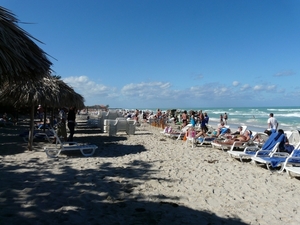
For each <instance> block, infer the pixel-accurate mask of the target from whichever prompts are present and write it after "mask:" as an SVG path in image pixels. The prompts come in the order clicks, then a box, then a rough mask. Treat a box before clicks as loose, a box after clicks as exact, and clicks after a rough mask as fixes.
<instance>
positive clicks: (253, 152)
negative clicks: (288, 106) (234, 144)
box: [227, 133, 284, 162]
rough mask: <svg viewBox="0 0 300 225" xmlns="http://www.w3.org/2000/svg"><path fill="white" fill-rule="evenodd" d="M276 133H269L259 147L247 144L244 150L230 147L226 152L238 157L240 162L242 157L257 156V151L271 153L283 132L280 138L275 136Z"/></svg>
mask: <svg viewBox="0 0 300 225" xmlns="http://www.w3.org/2000/svg"><path fill="white" fill-rule="evenodd" d="M277 135H278V133H273V134H271V136H270V137H269V138H268V139H267V140H266V142H265V143H264V145H263V146H262V147H261V148H260V147H258V146H249V147H246V148H245V149H244V151H236V150H234V149H231V150H230V151H227V152H228V154H229V155H230V156H231V157H233V158H239V159H240V161H241V162H243V159H250V158H251V157H253V156H257V153H258V152H260V154H265V155H268V154H271V153H273V152H275V151H277V149H278V146H279V144H280V142H281V141H282V140H283V137H284V134H283V135H282V136H283V137H282V138H279V137H277Z"/></svg>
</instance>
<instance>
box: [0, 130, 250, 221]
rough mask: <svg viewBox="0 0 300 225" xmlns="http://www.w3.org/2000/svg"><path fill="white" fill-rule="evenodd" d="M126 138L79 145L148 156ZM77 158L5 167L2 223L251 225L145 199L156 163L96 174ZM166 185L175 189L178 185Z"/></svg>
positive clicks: (158, 198)
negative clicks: (145, 185)
mask: <svg viewBox="0 0 300 225" xmlns="http://www.w3.org/2000/svg"><path fill="white" fill-rule="evenodd" d="M85 132H91V134H93V133H94V132H95V131H94V130H93V129H85ZM6 134H8V132H7V133H6ZM124 138H126V137H114V138H111V137H109V138H108V137H103V136H102V137H99V136H92V135H91V136H90V137H88V138H87V139H85V137H82V138H79V137H78V138H76V141H77V140H78V141H83V142H84V141H87V140H88V141H89V142H92V143H94V144H97V145H99V149H98V151H97V152H96V154H95V157H115V158H117V157H121V156H123V155H125V154H137V153H139V152H142V151H146V149H144V147H143V146H142V145H135V146H133V145H132V146H122V145H121V144H119V143H118V142H120V141H122V140H124ZM20 142H21V141H20ZM95 142H96V143H95ZM5 143H6V142H5ZM17 143H18V142H17ZM1 144H3V142H2V143H1ZM6 144H7V143H6ZM6 144H5V145H6ZM14 144H16V142H15V143H14ZM100 145H102V146H100ZM102 148H103V149H104V148H105V151H102V150H103V149H102ZM6 154H8V152H7V153H6ZM11 154H18V152H14V151H11ZM74 154H75V153H74ZM76 154H77V153H76ZM76 154H75V155H76ZM45 157H46V156H45ZM77 157H80V156H79V155H78V156H76V158H77ZM76 158H72V157H67V158H58V159H49V160H47V161H45V160H44V159H40V158H31V159H29V160H27V161H24V162H23V161H18V163H17V162H14V161H9V162H2V163H1V167H0V171H1V176H0V183H1V185H0V224H1V225H6V224H23V225H24V224H25V225H26V224H145V225H148V224H197V225H199V224H200V225H201V224H205V225H209V224H210V225H211V224H231V225H234V224H236V225H243V224H245V223H243V222H242V221H240V220H239V219H238V218H222V217H219V216H217V215H216V214H214V213H213V212H209V211H197V210H194V209H191V208H188V207H186V206H184V205H180V203H178V202H180V198H174V197H171V196H163V195H160V194H157V195H147V196H145V194H146V193H145V192H144V191H143V188H145V187H144V186H143V185H144V183H145V182H146V181H152V180H153V181H157V180H158V178H157V177H156V174H157V171H155V170H153V169H152V166H151V164H150V163H146V162H144V161H139V160H135V161H133V162H130V163H128V164H127V165H124V166H123V167H117V166H115V165H114V164H113V163H100V162H98V161H95V160H93V161H92V162H93V163H94V165H92V167H93V169H91V165H89V167H88V168H87V166H85V165H84V164H83V165H82V166H81V167H80V168H78V166H77V167H76V169H75V168H74V165H73V163H74V160H75V159H76ZM159 179H160V180H162V179H161V178H159ZM165 181H167V182H168V183H170V185H172V182H173V181H172V180H167V179H165Z"/></svg>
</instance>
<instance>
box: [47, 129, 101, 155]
mask: <svg viewBox="0 0 300 225" xmlns="http://www.w3.org/2000/svg"><path fill="white" fill-rule="evenodd" d="M51 131H52V132H53V133H54V136H55V137H56V144H55V147H44V150H45V152H46V154H47V156H48V157H50V158H55V157H57V156H58V155H59V154H60V153H61V152H62V151H76V150H79V151H80V152H81V154H82V155H83V156H86V157H89V156H92V155H93V154H94V153H95V150H96V149H97V148H98V146H97V145H92V144H84V143H77V142H61V140H60V139H59V137H58V136H57V133H56V132H55V130H53V129H51Z"/></svg>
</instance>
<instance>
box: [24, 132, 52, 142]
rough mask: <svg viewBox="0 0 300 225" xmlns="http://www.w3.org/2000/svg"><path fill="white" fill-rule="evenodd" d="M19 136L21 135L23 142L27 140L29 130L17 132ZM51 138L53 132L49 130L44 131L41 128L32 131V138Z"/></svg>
mask: <svg viewBox="0 0 300 225" xmlns="http://www.w3.org/2000/svg"><path fill="white" fill-rule="evenodd" d="M19 136H20V137H22V138H23V140H24V141H25V142H28V137H29V131H25V132H23V133H21V134H19ZM53 139H54V134H53V132H52V131H51V130H46V131H45V132H43V131H42V130H34V131H33V140H43V141H48V142H52V141H53Z"/></svg>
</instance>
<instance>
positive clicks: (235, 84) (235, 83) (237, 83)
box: [232, 81, 240, 87]
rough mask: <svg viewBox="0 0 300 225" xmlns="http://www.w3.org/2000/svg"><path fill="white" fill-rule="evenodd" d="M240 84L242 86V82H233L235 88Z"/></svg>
mask: <svg viewBox="0 0 300 225" xmlns="http://www.w3.org/2000/svg"><path fill="white" fill-rule="evenodd" d="M239 84H240V82H238V81H233V82H232V85H233V86H235V87H236V86H238V85H239Z"/></svg>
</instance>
